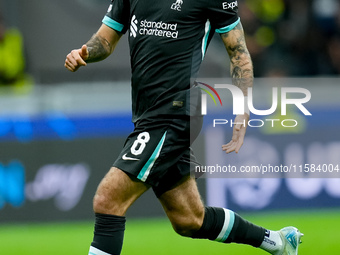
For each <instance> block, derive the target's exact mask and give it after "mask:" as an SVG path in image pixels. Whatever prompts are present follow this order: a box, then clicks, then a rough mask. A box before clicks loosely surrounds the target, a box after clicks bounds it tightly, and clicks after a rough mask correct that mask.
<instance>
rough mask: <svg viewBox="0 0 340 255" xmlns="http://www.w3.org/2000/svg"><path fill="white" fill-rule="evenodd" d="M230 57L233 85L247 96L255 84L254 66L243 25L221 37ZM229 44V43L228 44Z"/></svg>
mask: <svg viewBox="0 0 340 255" xmlns="http://www.w3.org/2000/svg"><path fill="white" fill-rule="evenodd" d="M221 36H222V39H223V40H224V42H225V46H226V49H227V51H228V53H229V56H230V62H231V67H230V69H231V70H230V72H231V77H232V80H233V84H234V85H236V86H238V87H239V88H240V89H241V90H242V91H243V93H244V94H245V95H246V94H247V88H248V87H251V86H252V84H253V79H254V76H253V65H252V62H251V57H250V54H249V52H248V49H247V46H246V42H245V39H244V33H243V28H242V25H241V23H239V24H238V25H237V26H236V27H235V28H234V29H233V30H232V32H229V33H224V34H222V35H221ZM226 42H228V43H226Z"/></svg>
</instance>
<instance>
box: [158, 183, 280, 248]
mask: <svg viewBox="0 0 340 255" xmlns="http://www.w3.org/2000/svg"><path fill="white" fill-rule="evenodd" d="M159 200H160V202H161V203H162V205H163V208H164V210H165V212H166V214H167V215H168V217H169V219H170V221H171V223H172V225H173V227H174V229H175V231H176V232H177V233H178V234H180V235H182V236H188V237H192V238H201V239H210V240H214V241H218V242H224V243H231V242H233V243H242V244H248V245H252V246H254V247H260V248H262V249H264V250H266V251H268V252H270V253H273V254H274V251H277V250H279V249H280V248H281V242H280V241H281V240H280V236H279V235H278V232H275V231H267V230H265V229H264V228H262V227H259V226H256V225H254V224H252V223H250V222H249V221H247V220H245V219H243V218H242V217H240V216H239V215H238V214H236V213H234V212H233V211H231V210H227V209H223V208H214V207H204V206H203V203H202V201H201V198H200V196H199V193H198V189H197V185H196V182H195V180H193V179H191V178H183V180H182V181H181V182H180V183H178V185H177V186H176V187H174V188H173V189H171V190H169V191H167V192H165V193H164V194H162V195H161V196H159ZM277 237H279V239H278V238H277Z"/></svg>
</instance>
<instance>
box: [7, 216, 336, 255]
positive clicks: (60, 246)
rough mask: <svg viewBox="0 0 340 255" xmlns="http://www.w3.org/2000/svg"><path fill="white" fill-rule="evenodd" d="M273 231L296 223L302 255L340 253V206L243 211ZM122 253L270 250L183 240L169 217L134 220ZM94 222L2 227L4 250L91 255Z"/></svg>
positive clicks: (18, 254) (25, 254) (16, 254)
mask: <svg viewBox="0 0 340 255" xmlns="http://www.w3.org/2000/svg"><path fill="white" fill-rule="evenodd" d="M242 215H243V216H244V217H245V218H247V219H248V220H250V221H252V222H254V223H255V224H259V225H262V226H265V227H267V228H269V229H280V228H281V227H284V226H287V225H294V226H296V227H298V228H299V229H301V230H302V232H303V233H304V234H305V236H304V237H303V239H302V240H303V244H302V245H301V246H300V252H299V254H302V255H304V254H305V255H307V254H308V255H311V254H338V253H339V250H340V241H339V229H340V210H329V211H303V212H281V213H278V212H275V213H256V214H242ZM126 230H127V231H126V234H125V243H124V247H123V252H122V254H123V255H124V254H128V255H134V254H136V255H137V254H138V255H140V254H147V255H170V254H171V255H181V254H183V255H187V254H194V255H201V254H202V255H206V254H209V255H210V254H232V255H238V254H239V255H244V254H254V255H256V254H259V255H260V254H266V253H264V252H263V251H261V250H259V249H254V248H252V247H248V246H245V245H237V244H220V243H216V242H211V241H207V240H193V239H188V238H183V237H180V236H178V235H177V234H175V233H174V231H173V230H172V228H171V225H170V223H169V222H168V220H167V219H152V220H128V221H127V225H126ZM92 232H93V226H92V222H86V223H62V224H41V223H39V224H27V225H8V224H3V225H0V253H1V254H4V255H5V254H8V255H46V254H48V255H60V254H65V255H66V254H70V255H71V254H72V255H78V254H79V255H85V254H86V255H87V252H88V248H89V244H90V243H91V239H92Z"/></svg>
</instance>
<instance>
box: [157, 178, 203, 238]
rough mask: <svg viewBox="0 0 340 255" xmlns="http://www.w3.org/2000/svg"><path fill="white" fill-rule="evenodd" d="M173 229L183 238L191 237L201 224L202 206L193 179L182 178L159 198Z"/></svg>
mask: <svg viewBox="0 0 340 255" xmlns="http://www.w3.org/2000/svg"><path fill="white" fill-rule="evenodd" d="M159 201H160V202H161V204H162V206H163V208H164V211H165V212H166V214H167V216H168V218H169V219H170V221H171V223H172V226H173V228H174V229H175V231H176V232H177V233H179V234H180V235H183V236H192V234H193V233H195V232H196V231H197V230H199V229H200V227H201V226H202V224H203V218H204V205H203V202H202V200H201V197H200V194H199V192H198V189H197V184H196V181H195V179H193V178H191V177H189V176H188V177H183V179H182V180H181V181H180V182H179V183H178V185H177V186H176V187H175V188H173V189H171V190H169V191H166V192H165V193H163V194H162V195H161V196H160V197H159Z"/></svg>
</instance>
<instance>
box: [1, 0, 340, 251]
mask: <svg viewBox="0 0 340 255" xmlns="http://www.w3.org/2000/svg"><path fill="white" fill-rule="evenodd" d="M108 4H109V1H108V0H68V1H66V0H59V1H51V0H45V1H39V0H30V1H22V0H0V14H1V18H0V254H11V255H19V254H20V255H21V254H35V255H39V254H52V255H53V254H61V253H63V254H86V252H87V251H88V246H89V243H90V242H91V238H92V231H93V230H92V228H93V223H92V221H93V213H92V209H91V207H92V204H91V202H92V196H93V194H94V192H95V189H96V187H97V185H98V183H99V181H100V180H101V178H102V177H103V175H104V174H105V173H106V171H107V170H108V169H109V168H110V166H111V164H112V162H113V161H114V159H115V158H116V156H117V154H118V153H119V151H120V148H121V146H122V145H123V142H124V139H125V137H126V135H127V134H128V133H129V132H130V131H131V130H132V128H133V126H132V124H131V121H130V118H131V114H130V109H131V107H130V88H129V79H130V68H129V53H128V47H127V43H126V42H127V36H124V37H123V39H122V40H121V42H120V43H119V45H118V47H117V48H116V51H115V52H114V54H113V56H111V57H110V58H108V59H107V60H105V61H103V62H101V63H97V64H92V65H89V66H88V67H86V69H85V68H84V69H80V70H79V71H78V72H77V73H70V72H68V71H66V69H65V68H64V67H63V64H64V60H65V57H66V54H67V53H68V52H69V51H70V50H71V49H73V48H76V47H79V46H80V45H82V44H83V43H84V42H86V41H87V40H88V39H89V38H90V37H91V35H92V34H93V33H94V32H95V31H96V30H97V29H98V27H99V26H100V24H101V19H102V17H103V15H104V13H105V11H106V9H107V6H108ZM239 9H240V15H241V19H242V23H243V27H244V29H245V32H246V36H247V43H248V47H249V50H250V52H251V55H252V58H253V62H254V67H255V76H256V77H257V81H256V83H258V84H260V86H259V87H261V85H262V88H263V84H270V85H269V86H276V87H280V86H294V87H303V88H306V89H308V90H310V91H311V93H312V100H311V101H310V102H309V103H308V105H307V107H308V109H309V110H310V111H311V112H312V114H313V115H312V116H311V117H304V116H302V115H299V114H298V113H294V114H295V115H294V117H296V118H298V119H299V123H300V124H301V125H299V128H298V129H295V131H296V132H288V133H287V132H286V131H285V130H282V129H280V128H274V129H270V130H267V129H265V128H263V129H256V128H249V130H248V134H247V140H246V142H245V145H244V148H243V150H242V153H243V154H242V153H240V155H232V156H228V157H227V158H225V157H223V158H224V160H225V162H224V161H219V159H220V158H221V157H222V156H221V157H219V153H220V152H217V153H214V152H213V151H212V150H211V146H210V145H212V147H214V146H215V145H216V143H215V141H216V140H217V141H220V140H219V139H220V138H219V137H218V136H217V135H218V134H220V131H221V130H220V129H219V130H218V131H216V130H215V131H216V132H213V133H211V131H209V130H208V129H205V130H204V132H202V136H201V137H200V138H199V139H198V141H197V143H196V145H195V148H196V154H197V156H198V158H199V159H200V161H201V162H202V163H205V164H210V163H211V162H214V163H216V162H219V163H220V164H221V165H222V164H233V165H242V164H244V161H243V159H244V158H245V157H246V158H247V164H250V165H252V164H253V165H259V164H269V163H270V164H273V165H280V164H283V165H289V164H296V165H300V164H301V165H304V164H316V165H319V164H321V165H322V164H326V165H333V166H336V165H338V164H340V135H339V131H338V130H339V127H340V118H339V114H340V107H339V100H338V97H339V95H340V91H339V84H340V83H339V81H340V80H339V74H340V4H339V1H337V0H300V1H293V0H249V1H248V0H240V1H239ZM1 25H2V26H1ZM4 31H7V32H4ZM6 33H7V34H9V35H11V36H10V37H8V38H9V39H8V40H13V41H12V42H16V43H10V45H11V46H13V47H14V45H19V47H18V48H19V49H20V50H17V51H14V52H16V53H15V54H14V53H13V54H9V51H10V50H9V48H5V46H4V45H3V44H2V42H3V41H4V38H5V35H6ZM10 48H11V47H10ZM11 50H12V49H11ZM221 52H222V54H221ZM14 57H16V58H14ZM9 59H11V61H9ZM6 64H7V65H8V66H9V67H10V68H6ZM13 70H15V72H14V71H13ZM228 70H229V66H228V57H227V54H226V53H225V50H224V48H223V45H222V43H221V42H220V39H219V38H218V36H215V38H214V39H213V41H212V42H211V45H210V48H209V50H208V53H207V55H206V59H205V60H204V63H203V65H202V68H201V73H200V79H201V80H202V81H205V82H208V83H211V84H214V83H217V82H218V83H230V78H229V71H228ZM223 99H224V98H223ZM223 102H225V100H224V101H223ZM227 105H228V104H227ZM229 106H230V104H229ZM229 108H230V107H229ZM209 109H210V108H209ZM229 110H230V109H229ZM228 114H229V115H228V116H229V117H228V118H229V119H230V118H231V114H230V112H229V113H228ZM213 116H215V115H210V117H213ZM207 117H208V116H207ZM274 117H275V116H274ZM207 121H208V122H209V118H208V120H207ZM230 133H231V130H230V129H227V132H223V135H224V136H225V137H224V139H226V140H228V139H229V137H230ZM218 146H219V145H218ZM201 148H205V149H201ZM334 174H335V175H336V174H338V175H337V176H339V175H340V174H339V173H337V172H335V171H334ZM337 176H335V177H337ZM290 177H300V176H290ZM301 177H305V176H301ZM314 177H315V176H314ZM320 177H322V176H320ZM199 187H200V190H201V193H202V197H203V199H204V200H205V201H206V203H207V204H209V205H215V206H225V207H228V208H230V209H233V210H235V211H237V212H239V213H240V214H242V215H244V216H245V217H246V218H248V219H250V220H252V221H254V222H255V223H257V224H261V225H263V226H266V227H268V228H271V229H279V228H281V227H283V226H285V225H296V226H297V227H299V228H300V229H301V230H302V231H303V232H304V233H305V237H304V244H303V245H302V246H301V254H338V252H339V250H340V244H339V242H338V240H337V237H338V229H339V227H340V218H339V215H340V179H339V178H275V179H265V178H251V179H244V180H239V179H228V178H219V179H212V178H203V179H200V180H199ZM128 216H129V220H128V223H127V232H126V236H125V240H126V242H125V243H124V248H123V254H140V253H148V254H220V253H222V252H223V253H225V254H263V253H261V251H258V250H254V249H251V248H249V247H244V246H239V245H229V246H225V245H220V244H216V243H211V242H208V241H197V240H189V239H184V238H181V237H178V236H176V234H175V233H174V232H173V231H172V229H171V226H170V223H169V222H168V221H167V220H166V219H165V215H164V213H163V211H162V208H161V206H160V205H159V204H158V202H157V199H156V198H155V196H154V195H153V194H152V192H147V193H146V194H145V195H143V196H142V198H141V199H140V200H139V201H137V202H136V204H134V205H133V207H132V208H131V210H130V211H129V212H128Z"/></svg>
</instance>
